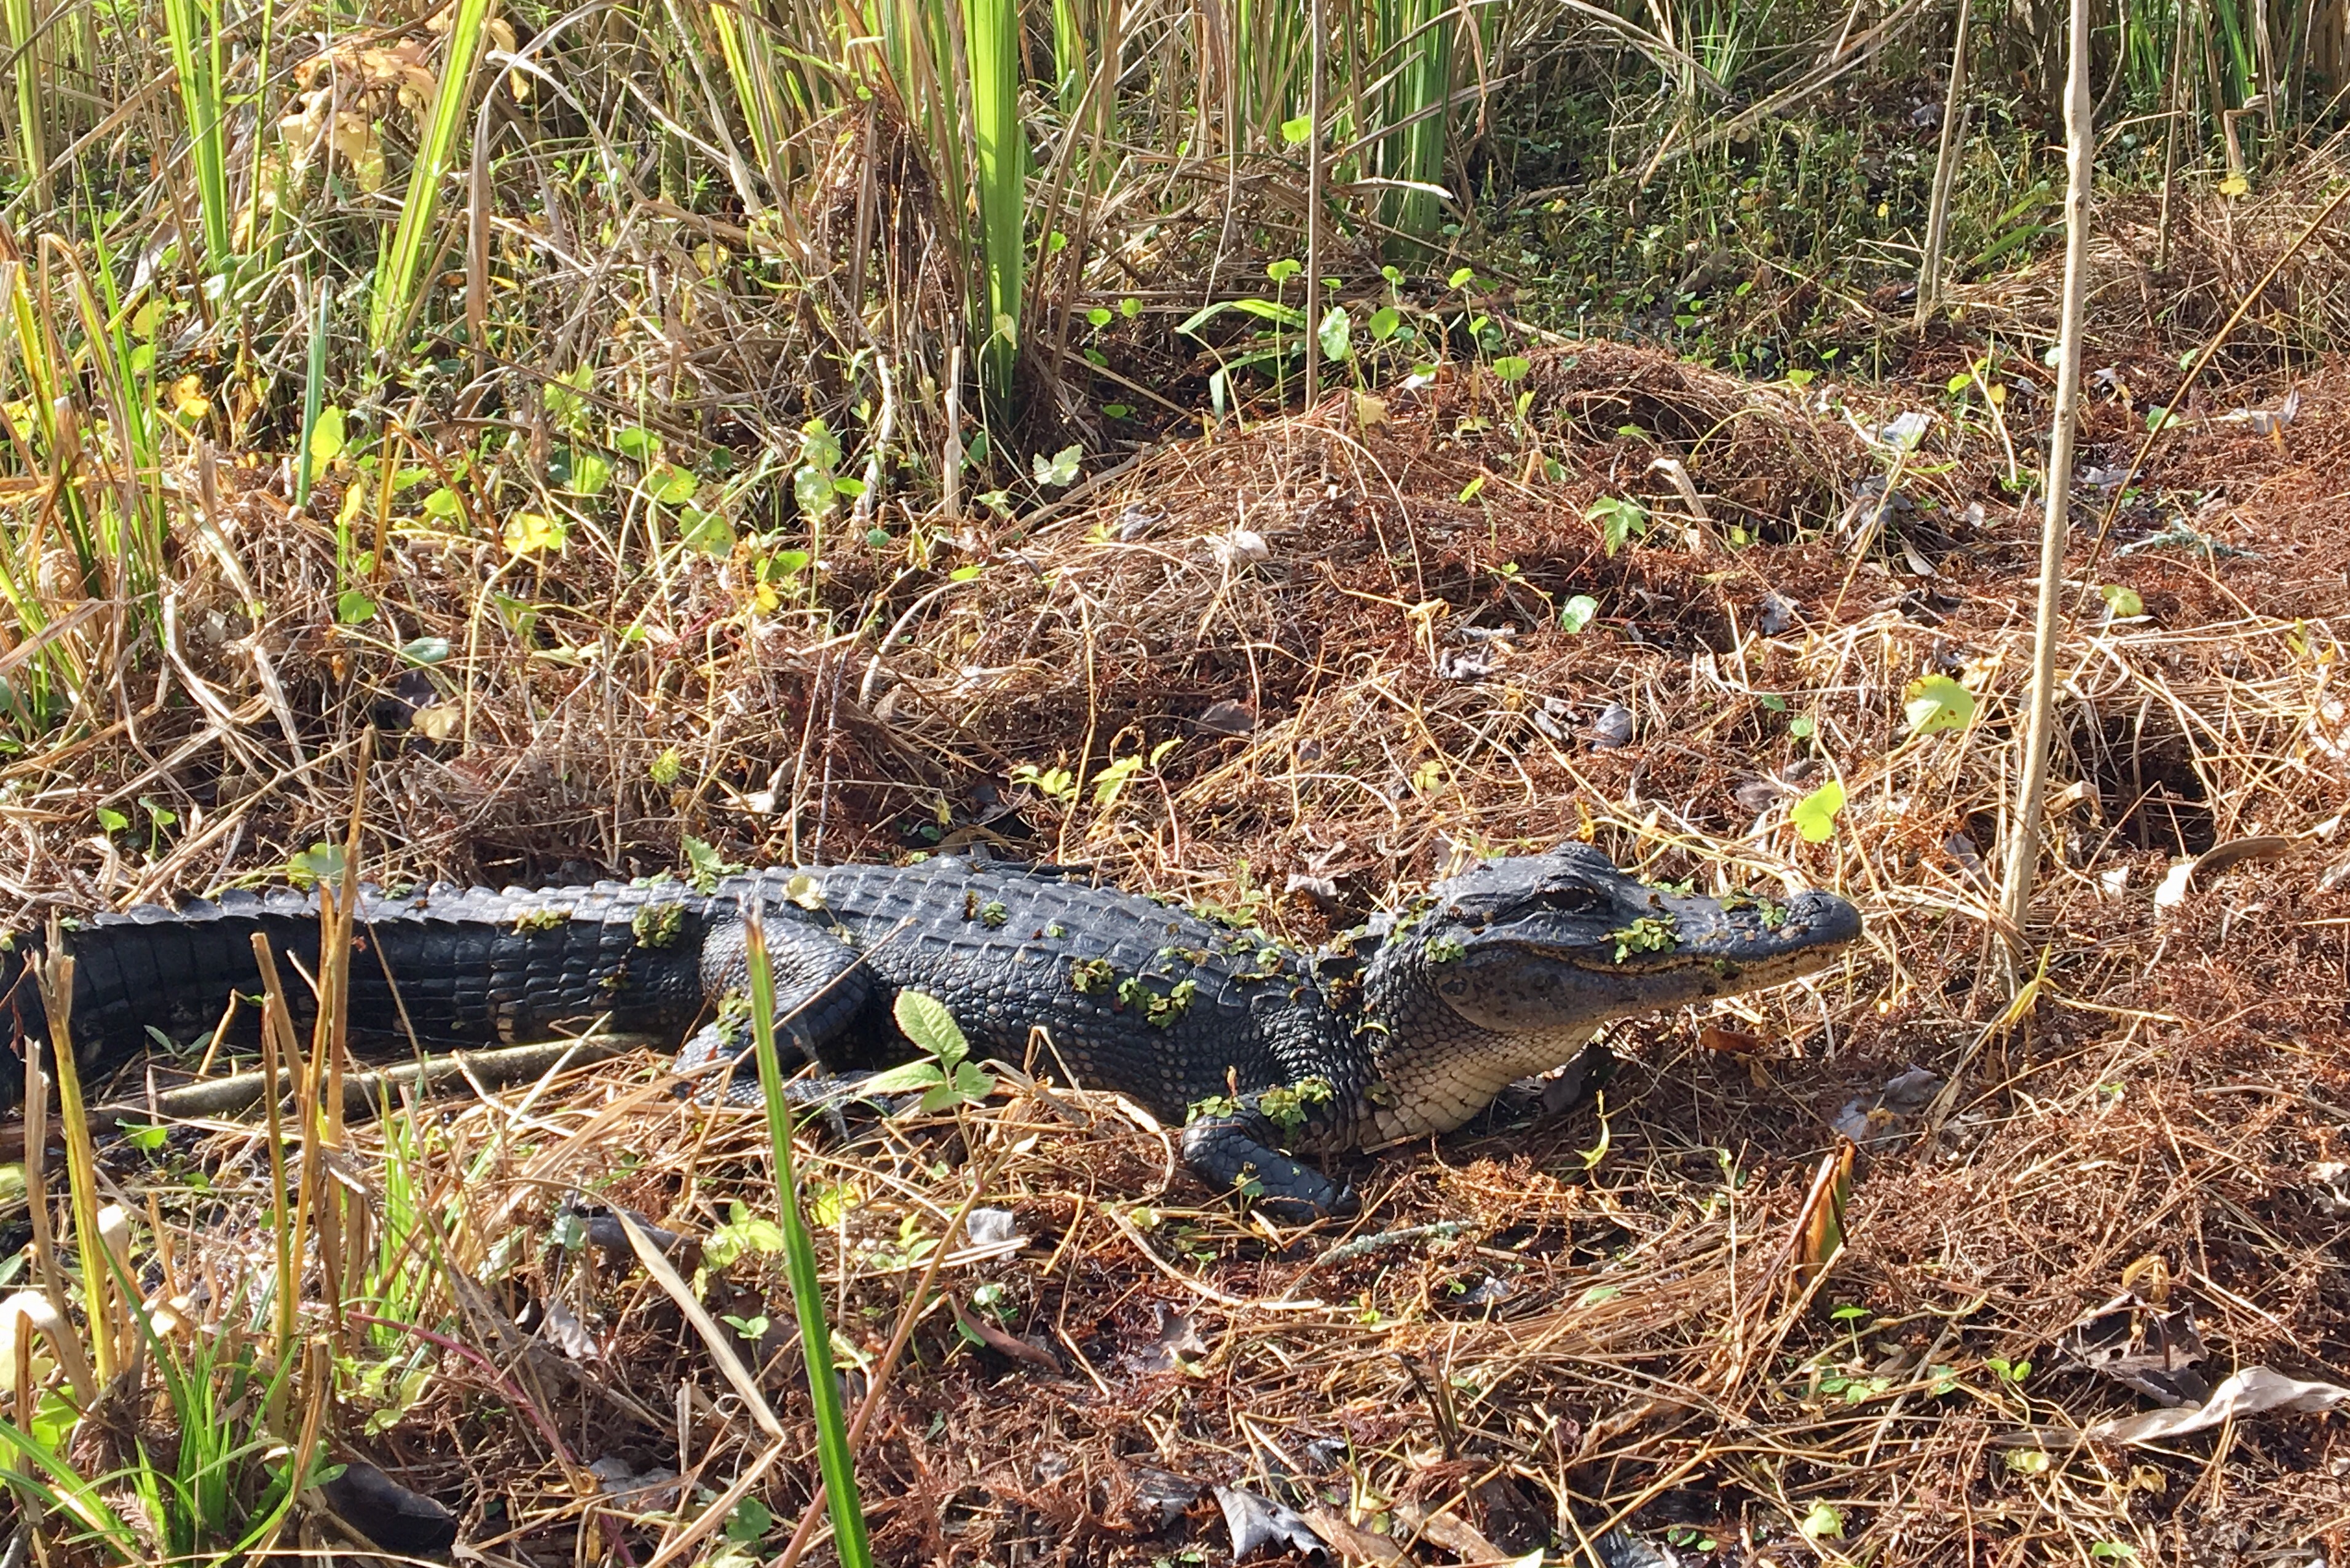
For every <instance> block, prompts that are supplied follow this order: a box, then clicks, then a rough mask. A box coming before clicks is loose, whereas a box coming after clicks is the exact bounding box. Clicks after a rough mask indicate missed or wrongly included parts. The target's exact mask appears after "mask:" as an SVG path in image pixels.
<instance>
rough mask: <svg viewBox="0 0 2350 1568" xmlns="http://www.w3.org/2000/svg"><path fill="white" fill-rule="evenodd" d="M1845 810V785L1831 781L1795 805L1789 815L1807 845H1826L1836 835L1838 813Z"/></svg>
mask: <svg viewBox="0 0 2350 1568" xmlns="http://www.w3.org/2000/svg"><path fill="white" fill-rule="evenodd" d="M1843 809H1844V785H1843V784H1838V783H1837V782H1836V781H1835V780H1834V779H1830V780H1829V781H1828V782H1827V783H1825V784H1822V785H1821V786H1820V787H1819V788H1817V789H1815V790H1814V791H1813V792H1812V793H1811V794H1807V795H1805V796H1804V798H1803V799H1801V800H1799V801H1797V802H1796V803H1795V809H1794V811H1792V812H1790V813H1789V814H1788V817H1789V820H1791V821H1792V822H1794V825H1795V831H1796V832H1797V833H1800V834H1802V835H1803V836H1804V843H1806V844H1825V843H1826V842H1827V841H1828V839H1829V838H1830V837H1832V836H1834V835H1835V819H1836V813H1838V812H1840V811H1842V810H1843Z"/></svg>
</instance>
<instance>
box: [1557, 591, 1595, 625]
mask: <svg viewBox="0 0 2350 1568" xmlns="http://www.w3.org/2000/svg"><path fill="white" fill-rule="evenodd" d="M1598 613H1599V601H1598V600H1597V599H1595V598H1593V597H1591V596H1590V595H1589V594H1577V595H1575V597H1573V598H1571V599H1569V600H1567V601H1566V602H1565V604H1563V605H1561V606H1559V607H1558V628H1559V629H1560V630H1561V631H1566V632H1578V631H1581V630H1582V629H1583V628H1586V627H1587V626H1589V625H1590V624H1591V620H1592V618H1593V617H1594V616H1596V615H1597V614H1598Z"/></svg>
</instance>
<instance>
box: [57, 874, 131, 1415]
mask: <svg viewBox="0 0 2350 1568" xmlns="http://www.w3.org/2000/svg"><path fill="white" fill-rule="evenodd" d="M40 987H41V1009H42V1012H43V1013H44V1015H45V1016H46V1017H47V1020H48V1025H49V1054H50V1055H51V1056H53V1057H55V1058H56V1059H57V1101H58V1108H59V1112H60V1114H61V1115H62V1116H63V1117H64V1119H65V1137H66V1196H67V1199H68V1203H69V1204H70V1206H71V1207H72V1210H73V1223H74V1251H75V1252H76V1253H77V1254H78V1257H79V1259H80V1262H81V1288H82V1295H83V1298H84V1307H85V1310H87V1312H88V1314H89V1347H90V1359H91V1362H92V1364H93V1368H94V1370H95V1371H96V1373H97V1376H98V1383H99V1386H100V1387H101V1388H102V1387H104V1386H106V1385H108V1384H109V1383H111V1382H113V1381H114V1373H115V1368H116V1366H118V1365H119V1363H118V1359H117V1356H116V1348H117V1347H116V1345H115V1343H114V1327H115V1314H114V1311H113V1306H112V1303H113V1298H114V1282H113V1275H112V1272H111V1271H110V1270H109V1268H108V1267H107V1260H106V1239H105V1238H104V1237H103V1236H101V1235H99V1230H98V1147H97V1145H96V1144H95V1143H94V1142H93V1141H92V1140H91V1138H90V1136H89V1118H88V1116H86V1115H84V1114H83V1111H82V1099H81V1071H80V1065H81V1064H79V1063H78V1061H76V1060H75V1058H74V1054H73V989H74V961H73V955H72V954H71V953H68V951H66V950H65V927H64V925H63V923H62V922H60V921H59V920H58V919H57V917H56V916H54V915H52V916H51V917H49V931H48V946H47V950H45V951H44V952H43V954H42V957H41V967H40Z"/></svg>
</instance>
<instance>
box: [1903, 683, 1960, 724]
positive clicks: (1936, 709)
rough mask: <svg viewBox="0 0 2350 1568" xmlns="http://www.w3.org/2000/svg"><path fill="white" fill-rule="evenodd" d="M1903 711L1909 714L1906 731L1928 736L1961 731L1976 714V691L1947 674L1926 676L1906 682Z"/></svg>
mask: <svg viewBox="0 0 2350 1568" xmlns="http://www.w3.org/2000/svg"><path fill="white" fill-rule="evenodd" d="M1904 696H1905V697H1906V699H1907V701H1905V703H1904V704H1903V709H1902V711H1904V712H1906V713H1907V714H1908V716H1909V732H1910V733H1911V734H1913V735H1930V734H1932V733H1933V732H1935V731H1937V730H1963V729H1965V728H1966V727H1967V721H1968V720H1970V719H1971V718H1973V717H1974V716H1975V694H1974V693H1973V692H1971V691H1968V690H1967V689H1966V688H1965V687H1963V686H1961V685H1960V684H1959V683H1958V682H1957V681H1955V680H1951V679H1950V677H1949V676H1947V675H1929V676H1927V677H1926V678H1925V679H1924V680H1912V681H1911V682H1909V690H1908V691H1907V692H1906V693H1904Z"/></svg>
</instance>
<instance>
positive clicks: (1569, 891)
mask: <svg viewBox="0 0 2350 1568" xmlns="http://www.w3.org/2000/svg"><path fill="white" fill-rule="evenodd" d="M1542 901H1543V904H1544V908H1546V909H1555V910H1557V911H1558V912H1559V913H1560V914H1562V915H1580V914H1583V913H1585V912H1586V911H1587V910H1589V909H1593V908H1594V907H1595V906H1596V905H1597V904H1598V902H1599V896H1598V895H1597V894H1596V893H1594V892H1593V891H1592V890H1591V889H1590V888H1555V889H1554V890H1552V891H1550V892H1546V893H1544V895H1543V899H1542Z"/></svg>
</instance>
